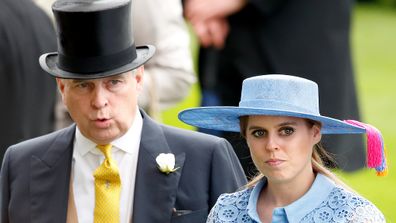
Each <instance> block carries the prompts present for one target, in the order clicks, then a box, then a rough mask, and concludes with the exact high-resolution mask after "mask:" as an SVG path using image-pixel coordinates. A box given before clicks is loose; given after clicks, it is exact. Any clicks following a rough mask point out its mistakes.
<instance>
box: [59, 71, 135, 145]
mask: <svg viewBox="0 0 396 223" xmlns="http://www.w3.org/2000/svg"><path fill="white" fill-rule="evenodd" d="M57 83H58V87H59V90H60V92H61V94H62V100H63V103H64V104H65V105H66V107H67V109H68V111H69V113H70V116H71V117H72V119H73V120H74V121H75V122H76V124H77V126H78V128H79V129H80V131H81V133H82V134H83V135H84V136H85V137H87V138H88V139H90V140H92V141H93V142H95V143H97V144H108V143H110V142H112V141H113V140H115V139H117V138H119V137H121V136H122V135H124V134H125V133H126V131H128V129H129V127H131V125H132V123H133V119H134V117H135V114H136V109H137V96H138V94H139V92H140V91H141V89H142V86H143V67H140V68H138V69H137V70H136V71H133V72H132V71H129V72H126V73H123V74H119V75H115V76H111V77H106V78H100V79H90V80H79V79H57Z"/></svg>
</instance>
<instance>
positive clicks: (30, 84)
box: [0, 0, 56, 162]
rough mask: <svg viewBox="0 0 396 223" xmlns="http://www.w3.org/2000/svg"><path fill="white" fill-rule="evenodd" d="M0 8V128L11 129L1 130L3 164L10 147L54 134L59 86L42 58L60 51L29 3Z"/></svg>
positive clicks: (13, 1)
mask: <svg viewBox="0 0 396 223" xmlns="http://www.w3.org/2000/svg"><path fill="white" fill-rule="evenodd" d="M0 5H1V6H0V107H1V110H0V122H1V123H3V126H6V127H5V128H1V129H0V135H1V137H0V162H1V160H2V159H3V155H4V153H5V150H6V149H7V147H9V146H10V145H12V144H15V143H18V142H20V141H23V140H26V139H30V138H33V137H37V136H40V135H43V134H47V133H49V132H51V131H53V130H54V106H55V95H56V84H55V80H54V78H52V77H50V75H48V74H47V73H46V72H45V71H44V70H42V69H41V67H40V65H39V63H38V58H39V56H40V55H41V54H43V53H46V52H52V51H55V50H56V35H55V31H54V29H53V27H52V24H51V21H50V19H49V18H48V17H47V16H46V14H45V13H44V12H43V11H42V10H41V9H39V8H38V7H37V6H36V5H34V3H33V2H31V1H30V0H1V3H0ZM43 99H45V100H43Z"/></svg>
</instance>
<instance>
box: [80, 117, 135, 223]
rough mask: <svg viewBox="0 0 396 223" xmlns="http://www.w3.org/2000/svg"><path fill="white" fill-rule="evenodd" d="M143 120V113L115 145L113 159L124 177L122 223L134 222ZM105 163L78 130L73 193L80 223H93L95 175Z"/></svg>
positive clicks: (122, 185)
mask: <svg viewBox="0 0 396 223" xmlns="http://www.w3.org/2000/svg"><path fill="white" fill-rule="evenodd" d="M142 126H143V119H142V117H141V114H140V112H139V110H137V112H136V116H135V119H134V122H133V125H132V127H131V128H130V129H129V130H128V131H127V132H126V133H125V134H124V135H123V136H122V137H120V138H118V139H116V140H115V141H113V142H112V143H111V144H112V145H113V148H112V152H111V153H112V158H113V159H114V160H115V161H116V162H117V165H118V168H119V171H120V176H121V200H120V223H127V222H131V217H132V210H133V197H134V189H135V178H136V167H137V161H138V154H139V144H140V136H141V132H142ZM103 160H104V155H103V153H102V152H101V151H100V150H99V149H97V148H96V144H95V143H94V142H92V141H91V140H89V139H87V138H86V137H84V136H83V135H82V134H81V132H80V130H79V129H78V128H77V129H76V137H75V141H74V151H73V170H72V171H73V174H72V176H73V190H74V201H75V204H76V209H77V216H78V221H79V222H84V223H86V222H87V223H89V222H93V218H94V215H93V213H94V207H95V186H94V177H93V173H94V171H95V170H96V168H98V167H99V166H100V165H101V163H102V162H103Z"/></svg>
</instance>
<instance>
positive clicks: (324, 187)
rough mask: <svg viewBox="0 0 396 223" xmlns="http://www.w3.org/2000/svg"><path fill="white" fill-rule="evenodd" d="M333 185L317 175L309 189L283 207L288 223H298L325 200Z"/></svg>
mask: <svg viewBox="0 0 396 223" xmlns="http://www.w3.org/2000/svg"><path fill="white" fill-rule="evenodd" d="M334 187H335V183H334V182H333V181H332V180H330V179H329V178H327V177H326V176H324V175H322V174H320V173H318V174H317V175H316V178H315V181H314V182H313V184H312V186H311V188H310V189H309V190H308V192H307V193H305V194H304V195H303V196H302V197H300V198H299V199H298V200H296V201H295V202H293V203H291V204H289V205H288V206H286V207H284V208H285V211H286V215H287V218H288V219H289V222H300V221H301V219H302V218H304V217H305V216H306V215H307V214H308V213H309V212H311V211H312V210H314V209H315V208H316V207H318V206H319V205H320V204H321V203H322V202H323V201H324V200H326V199H327V197H328V196H329V194H330V192H331V191H332V190H333V188H334Z"/></svg>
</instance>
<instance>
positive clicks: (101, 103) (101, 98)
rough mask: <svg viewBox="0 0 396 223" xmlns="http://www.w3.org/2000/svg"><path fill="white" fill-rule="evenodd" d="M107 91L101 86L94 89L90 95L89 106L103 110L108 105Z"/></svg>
mask: <svg viewBox="0 0 396 223" xmlns="http://www.w3.org/2000/svg"><path fill="white" fill-rule="evenodd" d="M107 96H108V95H107V91H106V89H104V88H103V87H101V86H97V87H95V89H94V90H93V93H92V101H91V104H92V106H93V107H94V108H103V107H106V106H107V105H108V98H107Z"/></svg>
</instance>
